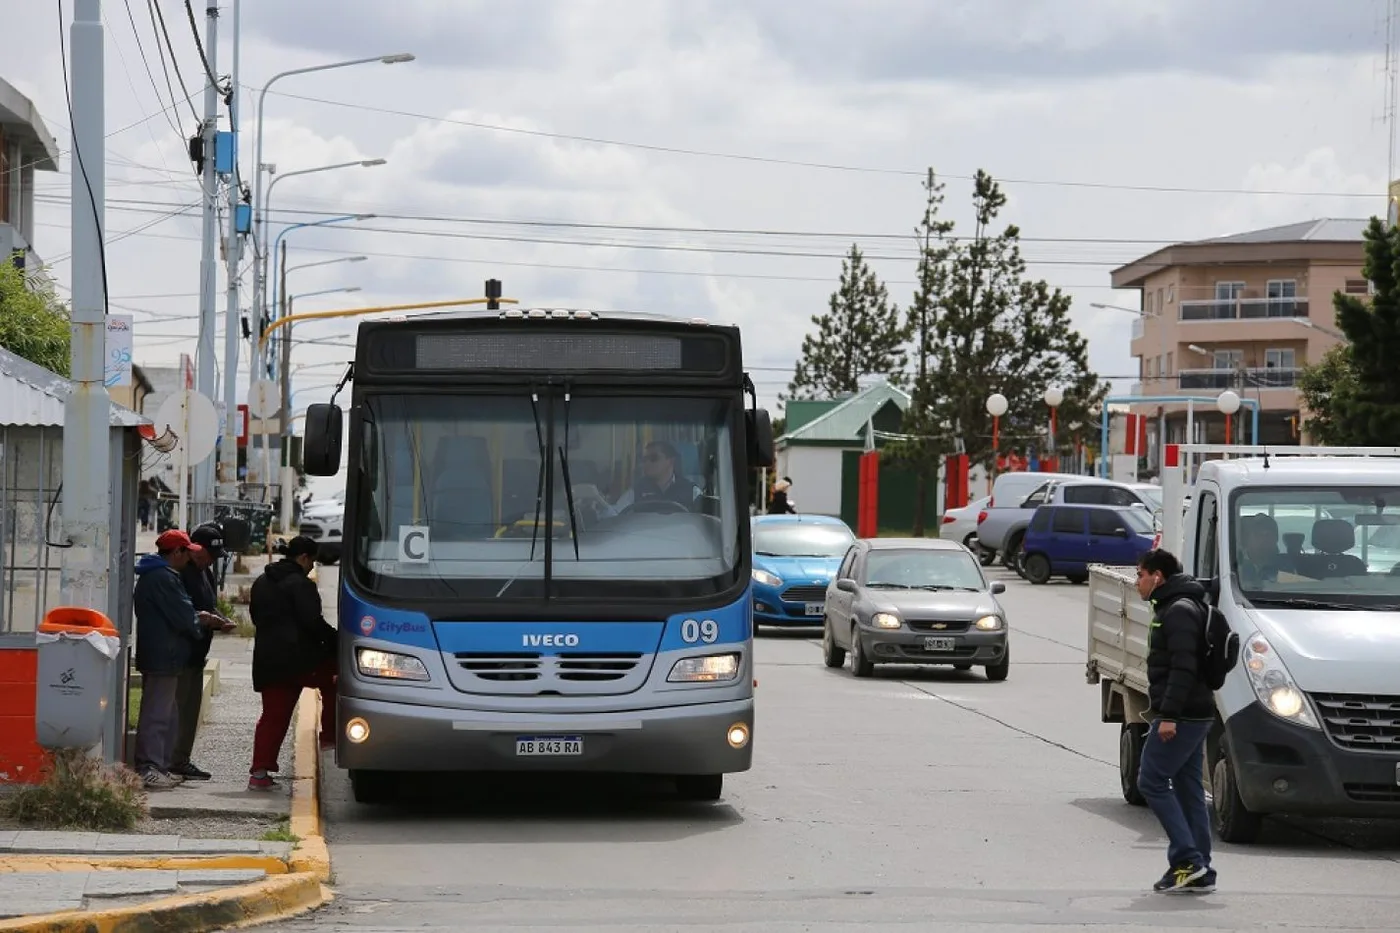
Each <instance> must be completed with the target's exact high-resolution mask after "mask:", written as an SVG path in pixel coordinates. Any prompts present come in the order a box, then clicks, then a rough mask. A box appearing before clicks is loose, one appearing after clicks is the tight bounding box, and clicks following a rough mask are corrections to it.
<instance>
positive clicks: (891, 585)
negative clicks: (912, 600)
mask: <svg viewBox="0 0 1400 933" xmlns="http://www.w3.org/2000/svg"><path fill="white" fill-rule="evenodd" d="M865 585H866V586H870V587H881V588H884V587H888V588H889V589H892V590H912V589H913V587H912V586H910V585H909V584H907V583H867V584H865Z"/></svg>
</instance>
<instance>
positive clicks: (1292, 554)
mask: <svg viewBox="0 0 1400 933" xmlns="http://www.w3.org/2000/svg"><path fill="white" fill-rule="evenodd" d="M1230 540H1231V542H1233V546H1232V547H1231V548H1230V569H1231V571H1232V572H1233V573H1234V574H1235V576H1236V579H1237V581H1238V584H1239V587H1240V591H1241V593H1242V594H1243V595H1244V596H1245V597H1246V598H1247V599H1249V600H1250V601H1251V602H1253V603H1257V604H1267V605H1276V604H1277V605H1284V604H1286V603H1288V602H1290V601H1295V602H1298V603H1299V604H1301V605H1307V604H1308V603H1316V602H1325V603H1329V604H1333V605H1335V606H1336V608H1356V609H1365V608H1386V609H1390V608H1400V486H1382V487H1342V488H1340V489H1338V488H1332V489H1293V488H1270V489H1259V490H1250V489H1244V490H1240V491H1239V492H1236V493H1235V494H1234V497H1233V507H1232V509H1231V514H1230Z"/></svg>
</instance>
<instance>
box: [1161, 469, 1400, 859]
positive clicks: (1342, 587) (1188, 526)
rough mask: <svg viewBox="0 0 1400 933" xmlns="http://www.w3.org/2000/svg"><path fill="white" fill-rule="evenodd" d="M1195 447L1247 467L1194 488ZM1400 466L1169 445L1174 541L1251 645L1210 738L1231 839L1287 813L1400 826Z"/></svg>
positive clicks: (1230, 681) (1217, 796) (1249, 837)
mask: <svg viewBox="0 0 1400 933" xmlns="http://www.w3.org/2000/svg"><path fill="white" fill-rule="evenodd" d="M1180 453H1187V454H1188V457H1187V462H1188V463H1189V460H1190V457H1189V454H1192V453H1203V454H1214V455H1241V454H1242V455H1244V456H1247V457H1248V459H1233V460H1208V461H1206V462H1204V463H1202V464H1201V465H1200V470H1199V474H1198V476H1197V478H1196V483H1195V485H1194V487H1190V486H1188V479H1189V475H1190V472H1189V468H1188V467H1187V466H1186V465H1185V464H1182V465H1179V466H1172V465H1171V464H1173V461H1175V460H1177V459H1179V458H1180ZM1268 453H1271V454H1272V455H1271V456H1261V454H1268ZM1280 454H1286V455H1285V456H1280ZM1397 458H1400V448H1379V449H1372V448H1363V449H1350V450H1344V449H1329V448H1325V447H1322V448H1299V447H1291V448H1273V449H1272V451H1266V450H1265V449H1264V448H1241V447H1228V446H1226V447H1217V446H1210V447H1207V446H1193V447H1187V446H1184V445H1183V446H1181V447H1180V451H1179V452H1177V451H1173V450H1171V447H1170V446H1169V447H1168V450H1167V458H1166V460H1167V463H1168V464H1169V467H1168V469H1167V471H1166V472H1165V474H1164V476H1163V493H1164V499H1165V500H1166V502H1165V506H1166V507H1165V510H1164V516H1163V518H1164V522H1163V524H1164V529H1163V533H1164V543H1165V545H1166V547H1167V548H1168V549H1169V550H1172V551H1174V552H1176V553H1177V554H1178V556H1180V558H1181V562H1182V564H1183V565H1184V566H1185V568H1186V572H1187V573H1190V574H1193V575H1194V576H1196V577H1197V578H1198V579H1200V580H1201V581H1202V583H1204V584H1206V587H1207V590H1208V591H1210V592H1211V593H1212V594H1213V602H1214V603H1215V605H1216V606H1218V607H1219V608H1220V610H1221V612H1222V613H1224V615H1225V617H1226V619H1227V620H1228V621H1229V623H1230V627H1231V628H1232V629H1233V630H1234V632H1235V633H1236V634H1237V635H1238V636H1239V638H1240V660H1239V664H1238V665H1237V666H1236V667H1235V669H1234V670H1233V671H1231V672H1230V675H1229V677H1228V678H1227V680H1226V682H1225V684H1224V686H1223V687H1222V688H1221V689H1220V690H1219V691H1218V692H1217V693H1216V705H1217V710H1218V718H1217V722H1216V727H1215V729H1214V731H1213V732H1212V734H1211V737H1210V740H1209V742H1208V745H1207V767H1208V769H1209V777H1210V785H1211V789H1212V794H1213V797H1214V807H1213V810H1214V823H1215V829H1216V832H1217V834H1218V835H1219V836H1220V838H1221V839H1223V840H1224V841H1226V842H1250V841H1253V839H1254V838H1255V836H1256V835H1257V833H1258V831H1259V827H1260V821H1261V819H1262V817H1264V816H1266V815H1268V814H1272V813H1279V814H1283V813H1289V814H1296V815H1299V816H1317V817H1365V818H1375V817H1400V459H1397ZM1188 491H1189V492H1190V493H1191V505H1190V507H1189V508H1188V509H1187V510H1186V513H1185V516H1184V519H1182V518H1179V516H1181V515H1182V512H1181V510H1180V508H1179V507H1176V506H1177V505H1179V503H1180V502H1181V500H1182V498H1183V497H1184V495H1185V494H1186V493H1187V492H1188ZM1178 523H1180V524H1179V526H1178ZM1173 526H1177V527H1173ZM1255 568H1259V569H1255Z"/></svg>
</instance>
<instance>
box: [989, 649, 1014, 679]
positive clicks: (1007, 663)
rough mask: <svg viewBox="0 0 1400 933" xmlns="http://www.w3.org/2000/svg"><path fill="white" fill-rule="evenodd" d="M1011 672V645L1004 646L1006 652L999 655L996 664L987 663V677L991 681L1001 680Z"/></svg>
mask: <svg viewBox="0 0 1400 933" xmlns="http://www.w3.org/2000/svg"><path fill="white" fill-rule="evenodd" d="M1010 673H1011V646H1010V645H1007V646H1006V653H1005V654H1003V655H1002V656H1001V660H1000V661H998V662H997V663H996V664H988V665H987V679H988V680H991V681H1002V680H1005V679H1006V678H1007V676H1008V675H1009V674H1010Z"/></svg>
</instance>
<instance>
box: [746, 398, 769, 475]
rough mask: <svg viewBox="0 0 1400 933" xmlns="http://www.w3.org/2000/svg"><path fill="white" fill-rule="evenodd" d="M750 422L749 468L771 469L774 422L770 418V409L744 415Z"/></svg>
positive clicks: (760, 409) (748, 412)
mask: <svg viewBox="0 0 1400 933" xmlns="http://www.w3.org/2000/svg"><path fill="white" fill-rule="evenodd" d="M744 417H745V419H746V421H747V422H748V434H749V437H748V441H749V466H750V467H771V466H772V465H773V421H772V419H770V418H769V417H768V409H766V408H756V409H753V410H750V411H747V412H745V413H744Z"/></svg>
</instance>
